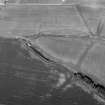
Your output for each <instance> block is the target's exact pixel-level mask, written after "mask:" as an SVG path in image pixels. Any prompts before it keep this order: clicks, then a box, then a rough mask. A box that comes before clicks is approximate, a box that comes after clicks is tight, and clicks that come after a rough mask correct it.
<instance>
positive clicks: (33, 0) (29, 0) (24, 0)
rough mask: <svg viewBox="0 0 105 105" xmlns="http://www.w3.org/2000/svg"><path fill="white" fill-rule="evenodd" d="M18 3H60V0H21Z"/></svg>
mask: <svg viewBox="0 0 105 105" xmlns="http://www.w3.org/2000/svg"><path fill="white" fill-rule="evenodd" d="M20 3H38V4H60V3H62V0H21V1H20Z"/></svg>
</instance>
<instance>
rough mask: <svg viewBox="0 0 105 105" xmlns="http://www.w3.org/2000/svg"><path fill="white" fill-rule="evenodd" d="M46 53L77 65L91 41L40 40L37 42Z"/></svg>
mask: <svg viewBox="0 0 105 105" xmlns="http://www.w3.org/2000/svg"><path fill="white" fill-rule="evenodd" d="M36 43H37V45H39V46H40V48H42V49H43V50H44V51H45V52H47V53H50V55H52V56H53V57H56V58H58V59H60V60H62V61H64V62H71V63H72V64H74V65H75V64H77V62H78V59H79V57H80V56H81V54H82V53H83V52H84V50H85V49H86V47H87V45H88V44H90V43H89V41H86V40H85V41H84V40H81V39H72V38H70V39H69V38H63V39H62V38H44V37H42V38H39V39H37V41H36Z"/></svg>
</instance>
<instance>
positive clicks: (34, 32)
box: [0, 5, 105, 105]
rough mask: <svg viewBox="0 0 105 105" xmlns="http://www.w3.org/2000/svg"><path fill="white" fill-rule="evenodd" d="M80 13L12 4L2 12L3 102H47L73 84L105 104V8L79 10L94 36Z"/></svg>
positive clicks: (71, 9) (64, 8) (0, 61)
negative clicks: (54, 94) (104, 25)
mask: <svg viewBox="0 0 105 105" xmlns="http://www.w3.org/2000/svg"><path fill="white" fill-rule="evenodd" d="M79 8H80V7H79ZM77 9H78V7H77V8H76V7H75V6H64V5H61V6H47V5H46V6H45V5H36V6H35V5H17V6H16V5H7V7H6V8H3V9H2V10H1V13H0V27H1V28H0V36H1V38H0V68H1V69H0V75H1V76H0V78H1V79H0V80H1V87H0V88H1V91H0V92H1V97H2V98H1V103H3V104H8V103H9V102H10V103H9V104H10V105H11V104H14V103H13V102H15V103H17V104H18V103H20V102H21V104H22V103H25V105H28V104H29V103H30V101H32V102H33V104H35V103H37V101H35V100H38V99H39V100H40V101H38V102H40V103H43V102H44V101H45V100H46V99H47V98H48V99H49V97H50V96H52V94H53V92H54V91H55V93H56V90H57V91H59V90H60V92H61V91H64V90H66V91H67V90H68V87H69V88H71V86H72V85H75V86H78V87H81V88H82V89H84V90H85V91H88V92H89V93H92V95H93V96H94V97H95V98H97V99H98V100H99V99H100V100H101V101H102V102H104V99H105V66H104V65H105V48H104V47H105V41H104V27H101V25H102V26H103V24H104V21H102V20H103V19H104V8H98V9H92V8H90V7H84V6H82V7H81V8H80V9H81V10H80V11H81V12H82V13H83V14H84V18H85V19H86V21H87V24H88V26H89V28H90V29H91V30H90V31H92V32H89V29H88V27H87V26H86V24H85V23H84V21H83V19H82V18H80V15H79V14H78V11H77ZM100 21H101V23H100ZM97 30H98V31H97ZM39 32H41V33H39ZM91 33H92V34H93V35H91ZM94 35H95V36H94ZM17 85H18V86H17ZM3 90H5V91H3ZM58 93H59V92H58ZM10 94H11V95H10ZM35 94H36V96H35ZM24 97H25V98H24ZM35 97H36V98H35ZM32 98H35V100H34V101H33V100H31V99H32ZM28 99H29V100H28ZM6 102H7V103H6ZM42 105H43V104H42ZM95 105H96V104H95Z"/></svg>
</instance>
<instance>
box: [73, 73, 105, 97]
mask: <svg viewBox="0 0 105 105" xmlns="http://www.w3.org/2000/svg"><path fill="white" fill-rule="evenodd" d="M74 78H76V79H77V80H82V81H84V82H85V83H87V84H88V85H90V86H91V87H92V88H93V89H95V90H96V91H95V92H96V94H98V95H99V96H100V97H102V98H104V99H105V87H104V86H103V85H101V84H100V83H95V82H94V81H93V80H92V79H91V78H90V77H89V76H87V75H84V74H83V73H80V72H78V73H74Z"/></svg>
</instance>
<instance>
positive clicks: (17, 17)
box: [0, 5, 88, 36]
mask: <svg viewBox="0 0 105 105" xmlns="http://www.w3.org/2000/svg"><path fill="white" fill-rule="evenodd" d="M0 15H1V19H0V22H2V23H3V22H4V23H5V25H6V23H10V26H9V27H7V26H5V25H4V27H6V28H3V30H4V32H9V33H11V35H15V36H17V35H32V34H33V33H38V32H39V31H47V32H48V31H49V30H51V31H52V30H53V31H56V32H57V30H58V32H57V33H59V32H61V29H62V30H63V31H62V32H64V31H67V32H68V30H69V29H70V30H69V31H70V32H68V34H71V33H72V34H73V33H76V30H77V32H79V33H80V32H81V31H82V30H83V32H88V31H87V28H86V27H85V26H84V23H83V22H82V20H81V18H80V17H79V15H78V14H77V13H76V10H75V8H74V7H72V6H48V5H47V6H43V5H35V6H34V5H28V6H19V5H18V6H10V5H8V6H7V8H4V9H3V10H2V12H1V13H0ZM12 24H13V25H12ZM1 27H2V25H1ZM10 27H12V28H11V29H10ZM59 30H60V31H59ZM65 33H66V32H65ZM81 33H82V32H81ZM1 34H2V35H6V36H7V35H8V34H3V33H1Z"/></svg>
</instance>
